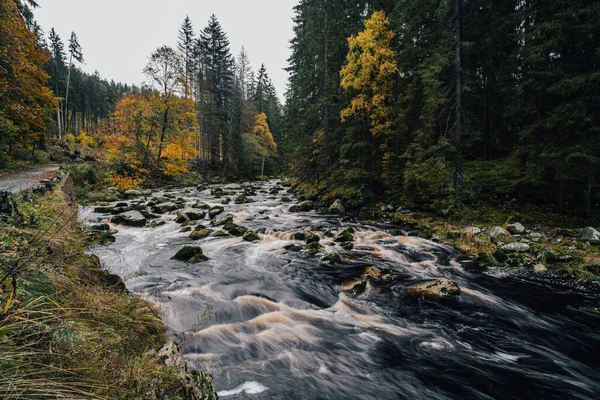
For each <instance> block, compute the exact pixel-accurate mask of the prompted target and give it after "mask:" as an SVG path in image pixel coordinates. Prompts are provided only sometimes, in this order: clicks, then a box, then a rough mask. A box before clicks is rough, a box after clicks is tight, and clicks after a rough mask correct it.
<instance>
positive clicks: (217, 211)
mask: <svg viewBox="0 0 600 400" xmlns="http://www.w3.org/2000/svg"><path fill="white" fill-rule="evenodd" d="M223 212H225V208H223V207H222V206H214V207H213V208H211V209H210V211H209V212H208V217H209V218H210V219H213V218H215V217H216V216H217V215H220V214H222V213H223Z"/></svg>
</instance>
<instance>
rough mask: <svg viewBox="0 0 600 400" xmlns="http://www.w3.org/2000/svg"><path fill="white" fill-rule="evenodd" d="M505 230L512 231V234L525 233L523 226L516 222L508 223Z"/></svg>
mask: <svg viewBox="0 0 600 400" xmlns="http://www.w3.org/2000/svg"><path fill="white" fill-rule="evenodd" d="M506 230H507V231H509V232H510V233H512V234H513V235H521V234H523V233H525V227H524V226H523V225H521V224H520V223H518V222H516V223H514V224H510V225H508V226H507V227H506Z"/></svg>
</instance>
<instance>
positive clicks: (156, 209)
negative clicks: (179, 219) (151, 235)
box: [152, 202, 180, 214]
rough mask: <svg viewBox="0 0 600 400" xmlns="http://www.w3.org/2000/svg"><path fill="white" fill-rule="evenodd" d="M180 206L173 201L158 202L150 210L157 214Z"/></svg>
mask: <svg viewBox="0 0 600 400" xmlns="http://www.w3.org/2000/svg"><path fill="white" fill-rule="evenodd" d="M179 208H180V207H179V206H178V205H177V204H175V203H173V202H166V203H160V204H157V205H155V206H153V207H152V212H155V213H157V214H165V213H168V212H169V211H175V210H178V209H179Z"/></svg>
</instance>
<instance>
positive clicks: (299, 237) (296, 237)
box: [294, 232, 306, 240]
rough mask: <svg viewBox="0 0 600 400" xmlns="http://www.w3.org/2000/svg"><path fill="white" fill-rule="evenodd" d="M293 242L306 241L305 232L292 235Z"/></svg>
mask: <svg viewBox="0 0 600 400" xmlns="http://www.w3.org/2000/svg"><path fill="white" fill-rule="evenodd" d="M294 240H306V233H305V232H296V233H294Z"/></svg>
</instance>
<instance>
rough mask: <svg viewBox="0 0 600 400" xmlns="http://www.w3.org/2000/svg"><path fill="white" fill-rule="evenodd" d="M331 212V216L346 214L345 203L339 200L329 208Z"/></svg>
mask: <svg viewBox="0 0 600 400" xmlns="http://www.w3.org/2000/svg"><path fill="white" fill-rule="evenodd" d="M329 212H330V213H331V214H346V207H344V203H342V201H341V200H340V199H337V200H336V201H334V202H333V204H332V205H331V206H329Z"/></svg>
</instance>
